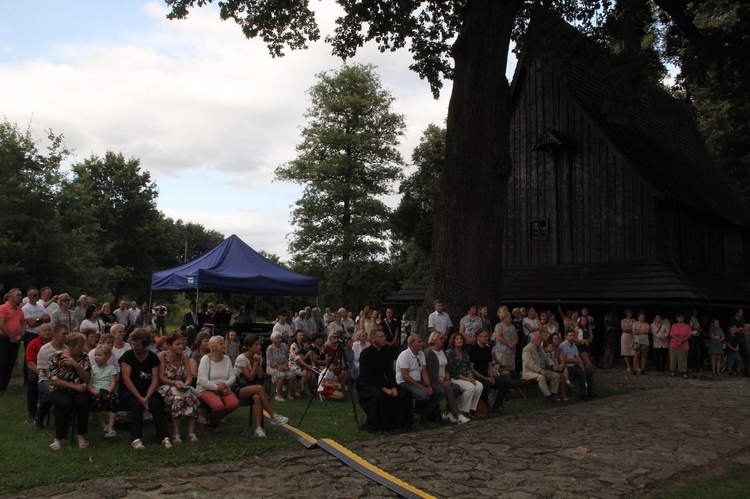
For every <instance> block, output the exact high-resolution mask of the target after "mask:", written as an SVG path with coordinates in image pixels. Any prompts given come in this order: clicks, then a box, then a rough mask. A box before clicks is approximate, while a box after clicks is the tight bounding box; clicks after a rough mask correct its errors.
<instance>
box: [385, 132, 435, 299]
mask: <svg viewBox="0 0 750 499" xmlns="http://www.w3.org/2000/svg"><path fill="white" fill-rule="evenodd" d="M411 159H412V163H413V164H414V165H415V166H416V167H417V169H416V171H415V172H414V173H412V174H411V175H409V176H407V177H406V178H405V179H404V180H403V181H402V182H401V185H400V186H399V189H398V192H399V194H401V201H400V202H399V205H398V207H397V208H396V210H395V211H394V212H393V216H392V217H391V220H392V223H393V235H394V252H393V253H394V254H393V260H394V263H395V265H396V267H397V269H398V272H399V274H400V281H401V285H402V286H408V285H409V284H413V283H415V282H417V281H420V280H422V279H424V278H425V277H427V275H428V274H429V262H430V255H431V254H432V227H433V218H434V217H433V204H434V196H435V195H436V194H437V188H438V180H439V178H440V172H441V171H442V169H443V163H444V161H445V128H442V127H439V126H437V125H435V124H431V125H429V126H428V127H427V128H426V129H425V131H424V132H423V133H422V138H421V139H420V141H419V145H418V146H417V147H416V148H414V152H413V153H412V157H411Z"/></svg>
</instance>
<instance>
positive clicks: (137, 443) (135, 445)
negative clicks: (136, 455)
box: [130, 438, 146, 450]
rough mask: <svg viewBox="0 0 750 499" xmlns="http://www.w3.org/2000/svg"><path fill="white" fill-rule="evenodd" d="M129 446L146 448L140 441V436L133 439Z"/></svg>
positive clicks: (136, 448) (140, 448)
mask: <svg viewBox="0 0 750 499" xmlns="http://www.w3.org/2000/svg"><path fill="white" fill-rule="evenodd" d="M130 446H131V447H132V448H134V449H135V450H143V449H145V448H146V447H144V445H143V442H142V441H141V439H140V438H136V439H135V440H133V442H132V443H131V444H130Z"/></svg>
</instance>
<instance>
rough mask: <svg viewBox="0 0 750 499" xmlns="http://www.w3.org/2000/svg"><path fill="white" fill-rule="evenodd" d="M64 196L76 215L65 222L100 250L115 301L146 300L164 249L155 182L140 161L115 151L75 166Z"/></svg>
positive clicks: (66, 208) (65, 206) (68, 210)
mask: <svg viewBox="0 0 750 499" xmlns="http://www.w3.org/2000/svg"><path fill="white" fill-rule="evenodd" d="M62 194H63V204H62V209H63V211H64V212H66V213H71V214H72V215H71V216H68V217H67V218H66V220H67V223H68V224H69V225H70V230H71V231H74V232H75V233H77V234H78V236H79V237H83V238H86V240H87V241H88V242H89V244H90V245H91V246H92V247H93V248H94V250H95V253H96V255H97V258H98V261H99V264H100V266H101V269H102V272H104V275H103V276H102V282H101V285H102V286H108V287H109V290H110V291H112V292H113V293H114V295H115V296H116V297H119V296H125V295H128V296H131V297H143V295H144V293H145V292H146V291H147V290H148V284H147V283H149V282H150V277H151V273H152V272H153V270H154V269H155V268H158V264H157V259H156V258H155V257H154V254H155V252H154V248H159V247H160V245H159V244H158V243H157V242H155V238H157V237H158V236H159V235H160V234H161V232H160V230H163V223H162V222H163V220H162V219H163V215H162V214H161V213H160V212H159V211H158V210H157V208H156V196H157V190H156V184H155V183H154V182H153V181H152V180H151V175H150V174H149V172H148V171H142V170H141V167H140V160H138V159H136V158H130V159H126V158H125V156H124V155H123V154H122V153H114V152H112V151H107V152H106V154H105V155H104V157H103V158H102V157H99V156H96V155H92V156H91V157H89V158H87V159H85V160H84V161H83V162H81V163H76V164H74V165H73V166H72V176H71V177H70V178H68V179H66V181H65V182H63V186H62ZM92 263H93V262H92ZM92 266H93V265H92ZM92 270H94V269H92ZM91 291H92V292H94V290H91Z"/></svg>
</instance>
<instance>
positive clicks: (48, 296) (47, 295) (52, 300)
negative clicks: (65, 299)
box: [40, 286, 60, 317]
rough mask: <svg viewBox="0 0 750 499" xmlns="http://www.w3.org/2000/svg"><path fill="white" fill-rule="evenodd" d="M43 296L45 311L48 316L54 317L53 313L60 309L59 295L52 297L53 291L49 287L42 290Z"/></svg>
mask: <svg viewBox="0 0 750 499" xmlns="http://www.w3.org/2000/svg"><path fill="white" fill-rule="evenodd" d="M40 292H41V294H42V296H41V298H42V304H43V305H44V310H45V311H46V312H47V315H49V316H50V317H52V313H53V312H54V311H55V310H57V309H58V308H60V307H59V306H58V305H57V295H55V296H52V289H51V288H49V287H48V286H45V287H43V288H42V289H41V290H40Z"/></svg>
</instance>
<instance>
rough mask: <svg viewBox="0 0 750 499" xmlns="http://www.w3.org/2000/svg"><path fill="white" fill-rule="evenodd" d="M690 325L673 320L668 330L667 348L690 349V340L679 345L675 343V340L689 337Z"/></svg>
mask: <svg viewBox="0 0 750 499" xmlns="http://www.w3.org/2000/svg"><path fill="white" fill-rule="evenodd" d="M690 334H691V333H690V326H689V325H688V324H685V323H684V322H683V323H682V324H680V323H679V322H675V323H674V324H672V329H671V330H670V331H669V348H677V349H679V350H690V342H689V341H684V342H683V343H682V344H681V345H678V344H677V340H678V339H680V340H683V339H686V338H687V339H689V338H690Z"/></svg>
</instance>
